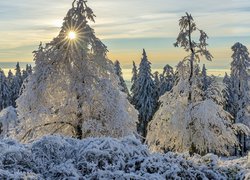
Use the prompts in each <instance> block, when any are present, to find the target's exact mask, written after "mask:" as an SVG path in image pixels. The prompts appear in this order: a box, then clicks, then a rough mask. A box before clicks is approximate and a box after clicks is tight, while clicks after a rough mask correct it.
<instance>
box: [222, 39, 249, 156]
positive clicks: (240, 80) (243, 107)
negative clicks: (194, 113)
mask: <svg viewBox="0 0 250 180" xmlns="http://www.w3.org/2000/svg"><path fill="white" fill-rule="evenodd" d="M232 51H233V55H232V59H233V61H232V63H231V75H230V79H229V78H228V77H225V78H226V79H224V81H225V83H226V84H227V86H228V88H227V93H226V94H227V105H226V106H227V110H228V111H229V112H230V113H231V114H232V115H233V117H234V120H235V122H236V123H243V124H245V125H247V126H248V127H250V96H249V90H250V87H249V84H248V79H249V74H248V68H249V67H250V58H249V52H248V49H247V47H246V46H244V45H242V44H241V43H239V42H237V43H235V44H234V45H233V46H232ZM242 136H243V135H242V134H239V139H240V142H241V145H242V149H241V152H240V153H241V154H242V151H243V152H246V150H247V147H246V137H242Z"/></svg>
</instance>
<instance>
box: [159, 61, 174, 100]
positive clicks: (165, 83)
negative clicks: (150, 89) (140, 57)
mask: <svg viewBox="0 0 250 180" xmlns="http://www.w3.org/2000/svg"><path fill="white" fill-rule="evenodd" d="M173 85H174V70H173V68H172V67H171V66H170V65H168V64H167V65H166V66H164V68H163V73H162V74H161V75H160V93H159V94H160V96H162V95H163V94H165V93H166V92H167V91H170V90H171V89H172V88H173Z"/></svg>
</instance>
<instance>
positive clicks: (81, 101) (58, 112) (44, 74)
mask: <svg viewBox="0 0 250 180" xmlns="http://www.w3.org/2000/svg"><path fill="white" fill-rule="evenodd" d="M94 17H95V15H94V14H93V11H92V10H91V9H90V8H89V7H88V6H87V4H86V1H84V0H74V1H73V3H72V8H71V9H70V10H69V11H68V13H67V15H66V17H65V18H64V22H63V25H62V27H61V31H60V32H59V35H58V36H57V37H56V38H54V39H53V40H52V41H51V42H50V43H48V44H46V45H45V47H43V46H42V45H40V46H39V48H38V50H37V51H35V52H34V60H35V63H36V66H35V68H34V73H33V74H32V75H31V76H29V79H28V81H27V83H26V84H25V86H24V87H25V89H24V90H23V94H22V95H21V97H19V99H18V100H17V105H18V108H17V110H18V115H19V119H20V124H19V128H18V134H17V135H18V137H19V139H21V140H23V141H28V140H32V139H35V138H38V137H40V136H43V135H45V134H55V133H59V134H63V135H68V136H73V137H76V138H79V139H82V138H85V137H98V136H112V137H122V136H126V135H131V134H133V133H134V132H136V121H137V111H136V110H135V109H134V108H133V106H132V105H131V104H130V103H129V102H128V100H127V98H126V96H125V94H124V93H121V91H120V90H119V88H118V87H119V86H118V84H119V82H118V78H117V76H116V75H115V73H114V68H113V67H114V65H113V63H112V62H111V61H110V60H108V59H107V57H106V52H107V48H106V46H105V45H104V44H103V43H102V42H101V41H100V40H99V39H98V38H97V37H96V36H95V33H94V30H93V29H92V28H91V27H90V26H89V25H88V21H93V22H94Z"/></svg>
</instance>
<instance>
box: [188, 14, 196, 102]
mask: <svg viewBox="0 0 250 180" xmlns="http://www.w3.org/2000/svg"><path fill="white" fill-rule="evenodd" d="M186 14H187V17H188V42H189V48H190V50H191V57H190V76H189V79H188V81H189V85H190V87H189V94H188V102H189V103H190V102H191V100H192V89H191V87H192V79H193V72H194V56H195V51H194V48H193V44H192V37H191V15H189V14H188V13H186Z"/></svg>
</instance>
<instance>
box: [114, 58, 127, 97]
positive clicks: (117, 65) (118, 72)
mask: <svg viewBox="0 0 250 180" xmlns="http://www.w3.org/2000/svg"><path fill="white" fill-rule="evenodd" d="M114 68H115V74H116V75H117V76H118V78H119V86H120V87H121V91H122V92H124V93H126V94H127V95H128V97H129V91H128V88H127V85H126V83H125V81H124V79H123V76H122V68H121V66H120V62H119V61H118V60H116V61H115V63H114Z"/></svg>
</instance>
